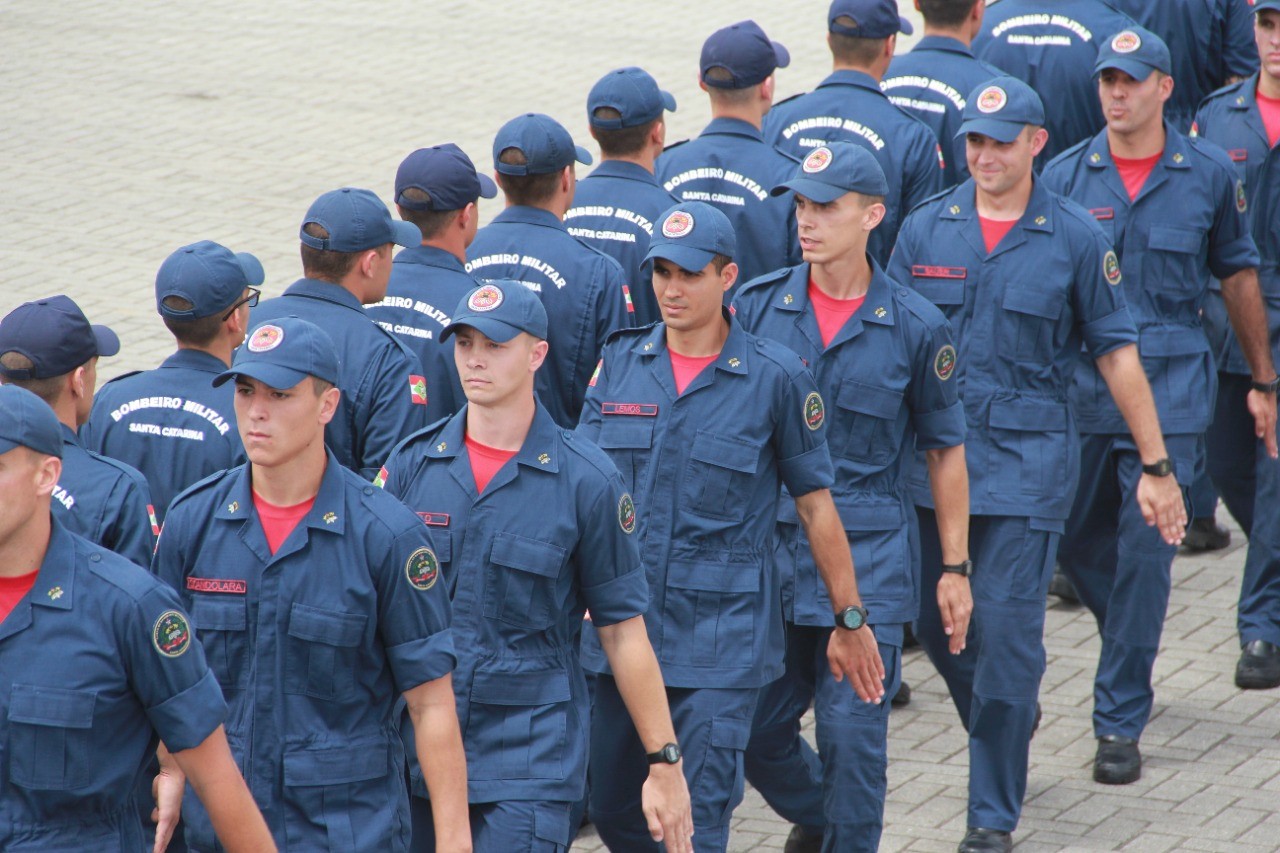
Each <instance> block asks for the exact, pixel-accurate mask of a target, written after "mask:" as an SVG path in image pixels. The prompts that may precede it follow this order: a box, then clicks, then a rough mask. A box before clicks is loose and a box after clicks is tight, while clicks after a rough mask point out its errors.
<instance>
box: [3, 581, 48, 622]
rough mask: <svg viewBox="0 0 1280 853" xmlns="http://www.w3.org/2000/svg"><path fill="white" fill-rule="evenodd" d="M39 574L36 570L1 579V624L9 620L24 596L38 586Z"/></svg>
mask: <svg viewBox="0 0 1280 853" xmlns="http://www.w3.org/2000/svg"><path fill="white" fill-rule="evenodd" d="M38 574H40V570H39V569H36V570H35V571H34V572H31V573H30V574H26V575H18V576H16V577H12V578H0V622H3V621H4V620H6V619H8V618H9V614H10V613H12V612H13V608H15V607H17V606H18V602H19V601H21V600H22V596H24V595H26V594H27V593H28V592H31V587H33V586H35V585H36V575H38Z"/></svg>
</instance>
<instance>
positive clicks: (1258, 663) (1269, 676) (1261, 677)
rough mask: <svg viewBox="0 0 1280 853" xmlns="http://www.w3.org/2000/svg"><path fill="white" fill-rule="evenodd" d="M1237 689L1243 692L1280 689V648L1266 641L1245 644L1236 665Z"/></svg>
mask: <svg viewBox="0 0 1280 853" xmlns="http://www.w3.org/2000/svg"><path fill="white" fill-rule="evenodd" d="M1236 687H1239V688H1240V689H1241V690H1270V689H1271V688H1272V687H1280V647H1277V646H1276V644H1275V643H1268V642H1267V641H1266V640H1253V641H1251V642H1248V643H1245V644H1244V650H1243V651H1242V652H1241V653H1240V661H1239V663H1237V664H1236Z"/></svg>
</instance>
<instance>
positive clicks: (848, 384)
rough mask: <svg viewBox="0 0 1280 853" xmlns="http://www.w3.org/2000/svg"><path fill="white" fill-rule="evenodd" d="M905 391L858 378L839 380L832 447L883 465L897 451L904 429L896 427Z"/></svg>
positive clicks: (851, 456) (853, 456)
mask: <svg viewBox="0 0 1280 853" xmlns="http://www.w3.org/2000/svg"><path fill="white" fill-rule="evenodd" d="M902 396H903V395H902V392H901V391H894V390H891V389H889V388H877V387H876V386H874V385H868V384H866V383H865V382H858V381H857V380H855V379H846V380H844V381H843V382H841V383H840V390H839V392H837V394H836V409H837V411H836V416H835V418H834V420H833V423H832V424H831V427H830V429H831V433H832V435H831V439H832V440H831V449H832V451H834V452H835V453H838V454H839V455H841V456H843V457H845V458H847V459H853V460H855V461H858V462H866V463H869V464H872V465H884V464H886V463H888V462H890V461H892V460H893V458H894V456H896V455H897V453H898V445H899V443H900V442H901V438H902V432H901V430H899V429H897V425H898V413H899V412H900V411H901V410H902Z"/></svg>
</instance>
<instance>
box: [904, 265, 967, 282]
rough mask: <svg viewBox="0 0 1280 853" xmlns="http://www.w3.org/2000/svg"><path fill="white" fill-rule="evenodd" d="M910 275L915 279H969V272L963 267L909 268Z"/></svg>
mask: <svg viewBox="0 0 1280 853" xmlns="http://www.w3.org/2000/svg"><path fill="white" fill-rule="evenodd" d="M911 274H912V275H913V276H915V277H916V278H957V279H964V278H968V277H969V270H968V269H966V268H965V267H930V266H923V265H916V266H913V267H912V268H911Z"/></svg>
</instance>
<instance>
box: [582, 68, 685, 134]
mask: <svg viewBox="0 0 1280 853" xmlns="http://www.w3.org/2000/svg"><path fill="white" fill-rule="evenodd" d="M601 107H612V108H613V109H615V110H617V111H618V112H619V113H621V114H622V117H621V118H597V117H596V114H595V112H596V110H598V109H600V108H601ZM675 108H676V99H675V96H674V95H672V94H671V93H670V92H664V91H663V90H662V89H659V88H658V81H657V80H654V79H653V77H652V76H651V75H650V74H649V72H648V71H645V70H644V69H643V68H636V67H634V66H633V67H630V68H618V69H616V70H614V71H610V72H609V73H608V74H606V75H604V76H603V77H601V78H600V79H599V80H598V81H597V82H596V84H595V85H594V86H592V87H591V92H590V93H589V94H588V95H587V121H588V122H590V123H591V126H592V127H598V128H601V129H602V130H617V129H618V128H622V127H636V126H637V125H641V124H644V123H646V122H650V121H653V120H654V119H655V118H657V117H658V116H660V115H662V111H663V110H667V111H668V112H674V111H675Z"/></svg>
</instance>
